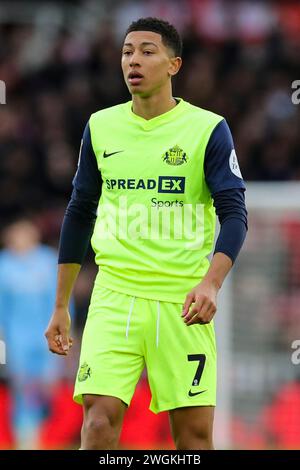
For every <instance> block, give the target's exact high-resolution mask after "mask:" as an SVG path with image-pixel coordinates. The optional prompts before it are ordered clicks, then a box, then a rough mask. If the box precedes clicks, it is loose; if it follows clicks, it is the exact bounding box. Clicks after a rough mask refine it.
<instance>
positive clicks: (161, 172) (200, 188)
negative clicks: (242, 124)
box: [89, 99, 223, 303]
mask: <svg viewBox="0 0 300 470" xmlns="http://www.w3.org/2000/svg"><path fill="white" fill-rule="evenodd" d="M177 101H178V104H177V105H176V106H175V107H174V108H172V109H171V110H170V111H168V112H166V113H164V114H161V115H159V116H157V117H155V118H153V119H150V120H146V119H144V118H142V117H140V116H138V115H136V114H134V113H133V112H132V102H131V101H129V102H127V103H124V104H121V105H118V106H113V107H111V108H107V109H104V110H101V111H98V112H96V113H94V114H92V116H91V117H90V120H89V126H90V132H91V141H92V147H93V150H94V153H95V156H96V159H97V165H98V168H99V171H100V172H101V176H102V180H103V185H102V194H101V197H100V201H99V206H98V215H97V220H96V224H95V228H94V233H93V236H92V247H93V249H94V251H95V254H96V257H95V259H96V263H97V264H98V265H99V267H100V269H99V273H98V275H97V278H96V284H98V285H101V286H103V287H106V288H109V289H112V290H115V291H119V292H122V293H124V294H128V295H133V296H137V297H143V298H148V299H156V300H162V301H167V302H174V303H183V302H184V300H185V297H186V294H187V293H188V292H189V290H190V289H192V288H193V287H194V286H195V285H196V284H197V283H199V282H200V281H201V279H202V278H203V276H204V275H205V274H206V272H207V269H208V267H209V260H208V258H207V257H208V255H209V254H210V252H211V251H212V248H213V242H214V233H215V211H214V207H213V204H212V198H211V194H210V192H209V189H208V187H207V184H206V181H205V175H204V156H205V149H206V145H207V143H208V141H209V138H210V136H211V133H212V131H213V130H214V128H215V127H216V125H217V124H218V123H219V122H220V121H221V120H222V119H223V117H222V116H219V115H217V114H214V113H212V112H210V111H207V110H204V109H201V108H198V107H196V106H193V105H191V104H190V103H188V102H186V101H184V100H183V99H177Z"/></svg>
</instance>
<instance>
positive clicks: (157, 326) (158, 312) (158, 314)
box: [156, 300, 160, 348]
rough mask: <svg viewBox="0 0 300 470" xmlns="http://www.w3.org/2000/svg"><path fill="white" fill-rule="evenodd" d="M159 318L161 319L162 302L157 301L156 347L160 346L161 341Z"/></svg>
mask: <svg viewBox="0 0 300 470" xmlns="http://www.w3.org/2000/svg"><path fill="white" fill-rule="evenodd" d="M159 319H160V303H159V300H158V301H157V317H156V347H157V348H158V341H159Z"/></svg>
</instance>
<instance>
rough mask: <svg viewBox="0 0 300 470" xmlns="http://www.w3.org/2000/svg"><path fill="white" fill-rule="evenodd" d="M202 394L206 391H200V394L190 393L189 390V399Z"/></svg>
mask: <svg viewBox="0 0 300 470" xmlns="http://www.w3.org/2000/svg"><path fill="white" fill-rule="evenodd" d="M203 392H206V390H202V391H201V392H195V393H193V392H191V390H189V397H195V396H196V395H200V393H203Z"/></svg>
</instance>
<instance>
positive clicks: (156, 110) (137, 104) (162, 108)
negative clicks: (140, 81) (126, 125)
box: [132, 93, 177, 120]
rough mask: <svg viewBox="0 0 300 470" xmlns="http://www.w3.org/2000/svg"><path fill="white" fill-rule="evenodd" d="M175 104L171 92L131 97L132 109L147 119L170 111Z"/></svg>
mask: <svg viewBox="0 0 300 470" xmlns="http://www.w3.org/2000/svg"><path fill="white" fill-rule="evenodd" d="M176 104H177V103H176V100H175V99H174V98H173V97H172V94H171V93H170V94H168V95H166V96H161V95H159V94H157V95H153V96H149V97H147V98H144V97H141V96H137V95H135V96H133V97H132V111H133V112H134V114H137V115H138V116H141V117H142V118H144V119H147V120H149V119H152V118H154V117H156V116H159V115H160V114H164V113H166V112H168V111H170V110H171V109H172V108H174V107H175V106H176Z"/></svg>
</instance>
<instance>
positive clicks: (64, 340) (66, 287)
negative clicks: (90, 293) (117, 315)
mask: <svg viewBox="0 0 300 470" xmlns="http://www.w3.org/2000/svg"><path fill="white" fill-rule="evenodd" d="M80 268H81V265H80V264H76V263H67V264H59V265H58V274H57V289H56V301H55V307H54V312H53V314H52V317H51V319H50V322H49V325H48V327H47V330H46V332H45V336H46V338H47V341H48V347H49V350H50V351H51V352H53V353H56V354H60V355H64V356H66V355H67V354H68V351H69V349H70V348H71V347H72V342H73V340H72V338H70V336H69V334H70V328H71V317H70V313H69V303H70V298H71V294H72V291H73V287H74V284H75V281H76V279H77V276H78V274H79V271H80Z"/></svg>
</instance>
